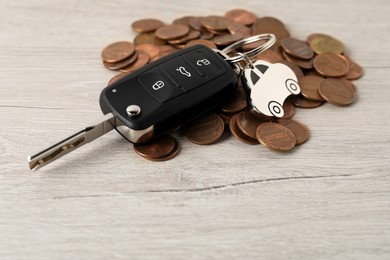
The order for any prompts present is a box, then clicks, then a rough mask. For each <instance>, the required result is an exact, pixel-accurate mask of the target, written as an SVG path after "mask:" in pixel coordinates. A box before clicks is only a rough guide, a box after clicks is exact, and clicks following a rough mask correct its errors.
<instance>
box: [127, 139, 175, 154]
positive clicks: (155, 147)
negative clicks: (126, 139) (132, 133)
mask: <svg viewBox="0 0 390 260" xmlns="http://www.w3.org/2000/svg"><path fill="white" fill-rule="evenodd" d="M175 141H176V139H175V138H173V137H172V136H170V135H164V136H161V137H159V138H158V139H155V140H153V141H152V142H148V143H142V144H134V151H135V152H136V153H137V154H139V155H141V156H142V157H144V158H148V159H157V158H162V157H164V156H167V155H169V154H170V153H171V152H172V151H174V149H175V144H176V142H175Z"/></svg>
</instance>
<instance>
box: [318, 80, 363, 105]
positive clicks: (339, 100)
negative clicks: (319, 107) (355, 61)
mask: <svg viewBox="0 0 390 260" xmlns="http://www.w3.org/2000/svg"><path fill="white" fill-rule="evenodd" d="M319 93H320V95H321V96H322V97H323V98H324V99H325V100H326V101H328V102H329V103H332V104H334V105H339V106H346V105H349V104H351V103H352V102H353V101H354V99H355V91H354V90H353V89H352V88H351V87H350V86H349V85H348V84H346V83H345V82H344V81H342V80H340V79H334V78H327V79H325V80H324V81H323V82H322V83H321V86H320V88H319Z"/></svg>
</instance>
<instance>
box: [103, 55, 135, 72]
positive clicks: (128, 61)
mask: <svg viewBox="0 0 390 260" xmlns="http://www.w3.org/2000/svg"><path fill="white" fill-rule="evenodd" d="M137 57H138V53H137V52H134V54H133V55H131V56H130V57H129V58H127V59H124V60H121V61H118V62H115V63H109V62H106V61H103V65H104V67H105V68H106V69H109V70H119V69H121V68H124V67H127V66H129V65H130V64H132V63H133V62H135V60H136V59H137Z"/></svg>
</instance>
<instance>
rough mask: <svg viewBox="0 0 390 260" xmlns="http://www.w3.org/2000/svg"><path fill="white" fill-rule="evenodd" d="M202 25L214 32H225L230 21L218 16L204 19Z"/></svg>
mask: <svg viewBox="0 0 390 260" xmlns="http://www.w3.org/2000/svg"><path fill="white" fill-rule="evenodd" d="M201 23H202V25H203V26H204V27H205V28H207V29H208V30H212V31H224V30H227V27H228V20H227V19H226V18H225V17H223V16H217V15H212V16H207V17H203V18H202V19H201Z"/></svg>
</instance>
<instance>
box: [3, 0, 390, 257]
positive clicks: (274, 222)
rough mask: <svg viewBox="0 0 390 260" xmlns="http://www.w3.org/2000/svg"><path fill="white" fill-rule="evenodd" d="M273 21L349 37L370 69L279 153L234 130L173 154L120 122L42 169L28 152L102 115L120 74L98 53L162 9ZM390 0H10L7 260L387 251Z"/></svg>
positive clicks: (305, 31)
mask: <svg viewBox="0 0 390 260" xmlns="http://www.w3.org/2000/svg"><path fill="white" fill-rule="evenodd" d="M236 7H241V8H246V9H249V10H252V11H253V12H255V13H256V14H257V15H258V16H275V17H277V18H279V19H280V20H282V21H283V22H284V23H285V24H286V25H287V27H288V29H289V30H290V32H291V34H292V35H293V36H295V37H296V38H299V39H305V38H306V37H307V35H309V34H310V33H316V32H322V33H327V34H330V35H333V36H335V37H336V38H338V39H340V40H341V41H343V42H344V43H345V45H346V46H347V53H348V55H350V57H351V58H352V59H354V60H356V61H357V62H358V63H359V64H361V65H362V66H363V67H364V69H365V75H364V77H363V78H361V79H360V80H358V81H355V84H356V87H357V89H358V98H357V100H356V102H355V103H354V104H353V105H351V106H349V107H337V106H333V105H331V104H325V105H324V106H322V107H320V108H317V109H313V110H303V109H297V111H296V115H295V119H298V120H300V121H302V122H304V123H305V124H306V125H308V127H309V128H310V134H311V136H310V140H309V141H308V142H307V143H306V144H304V145H302V146H301V147H298V148H296V149H295V150H294V151H293V152H291V153H287V154H280V153H275V152H272V151H270V150H268V149H265V148H264V147H262V146H260V145H255V146H250V145H246V144H243V143H241V142H239V141H237V140H236V139H235V138H233V137H232V136H228V135H227V136H226V137H225V138H224V139H223V140H222V141H221V142H219V143H218V144H215V145H211V146H196V145H193V144H191V143H189V142H188V141H186V140H185V138H183V137H181V136H176V137H177V138H178V140H179V141H180V145H181V152H180V155H179V156H178V157H176V158H175V159H174V160H170V161H167V162H161V163H155V162H150V161H146V160H144V159H142V158H141V157H139V156H138V155H136V154H135V153H134V152H133V150H132V146H131V145H130V144H129V143H128V142H127V141H125V140H124V139H122V138H121V137H120V136H119V135H118V134H116V133H115V132H112V133H109V134H107V135H106V136H104V137H102V138H100V139H99V140H96V141H95V142H93V143H91V144H89V145H87V146H84V147H83V148H80V149H79V150H77V151H75V152H74V153H71V154H69V155H67V156H65V157H63V158H61V159H60V160H58V161H56V162H55V163H52V164H51V165H48V166H47V167H45V168H42V169H41V170H39V171H37V172H34V173H33V172H30V171H29V170H28V169H27V163H26V157H27V155H30V154H33V153H35V152H37V151H39V150H41V149H42V148H45V147H47V146H48V145H50V144H53V143H54V142H56V141H58V140H60V139H62V138H63V137H66V136H68V135H69V134H71V133H73V132H74V131H76V130H79V129H80V127H82V126H85V125H86V124H87V123H91V122H93V121H94V120H95V119H99V117H100V115H101V112H100V107H99V104H98V97H99V94H100V91H101V90H102V89H103V88H104V87H105V86H106V84H107V82H108V80H109V79H110V78H111V77H112V76H114V75H115V73H114V72H111V71H108V70H106V69H105V68H104V67H103V66H102V63H101V59H100V52H101V50H102V48H103V47H105V46H106V45H107V44H109V43H111V42H114V41H117V40H123V39H124V40H132V39H133V37H134V36H135V34H134V33H133V32H131V30H130V24H131V23H132V22H133V21H135V20H137V19H140V18H145V17H155V18H159V19H161V20H164V21H166V22H171V21H172V20H173V19H174V18H177V17H179V16H184V15H210V14H220V15H222V14H224V13H225V12H226V11H227V10H229V9H232V8H236ZM389 12H390V2H389V1H385V0H382V1H381V0H371V1H354V0H348V1H336V0H330V1H310V0H304V1H282V0H280V1H261V2H260V1H222V0H219V1H192V2H191V1H190V2H184V1H157V0H153V1H152V0H149V1H125V0H115V1H102V0H99V1H97V0H86V1H77V0H70V1H59V0H33V1H28V0H19V1H11V0H8V1H7V0H3V1H1V2H0V17H1V18H2V19H1V22H0V31H1V33H0V57H1V63H0V78H1V80H0V81H1V87H0V122H1V124H0V133H1V135H0V192H1V195H0V258H1V259H114V258H125V259H188V258H191V259H329V258H337V259H359V258H360V259H389V258H390V196H389V195H390V175H389V172H390V151H389V148H390V147H389V145H390V135H389V132H390V130H389V128H390V120H389V119H390V112H389V111H390V105H389V104H390V103H389V99H390V87H389V84H390V83H389V82H390V70H389V69H390V61H389V58H390V47H389V42H390V36H389V35H390V34H389V31H390V27H389V24H390V18H389V17H390V13H389Z"/></svg>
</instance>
